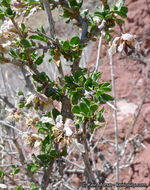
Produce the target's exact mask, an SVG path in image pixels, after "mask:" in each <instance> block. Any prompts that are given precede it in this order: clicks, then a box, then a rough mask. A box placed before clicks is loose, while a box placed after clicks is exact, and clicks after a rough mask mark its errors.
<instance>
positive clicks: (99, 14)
mask: <svg viewBox="0 0 150 190" xmlns="http://www.w3.org/2000/svg"><path fill="white" fill-rule="evenodd" d="M94 15H95V16H98V17H99V18H102V19H104V12H100V11H96V12H95V13H94Z"/></svg>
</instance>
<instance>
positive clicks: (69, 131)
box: [64, 127, 73, 137]
mask: <svg viewBox="0 0 150 190" xmlns="http://www.w3.org/2000/svg"><path fill="white" fill-rule="evenodd" d="M64 130H65V131H66V136H68V137H69V136H71V135H72V133H73V132H72V130H71V129H70V128H69V127H65V128H64Z"/></svg>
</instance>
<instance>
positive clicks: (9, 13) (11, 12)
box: [5, 7, 16, 18]
mask: <svg viewBox="0 0 150 190" xmlns="http://www.w3.org/2000/svg"><path fill="white" fill-rule="evenodd" d="M5 13H6V15H7V16H9V17H10V18H14V17H15V15H16V13H15V12H13V11H12V9H11V8H10V7H8V8H7V9H6V11H5Z"/></svg>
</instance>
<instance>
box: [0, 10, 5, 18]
mask: <svg viewBox="0 0 150 190" xmlns="http://www.w3.org/2000/svg"><path fill="white" fill-rule="evenodd" d="M3 17H4V13H3V12H1V11H0V19H3Z"/></svg>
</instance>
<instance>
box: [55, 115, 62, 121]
mask: <svg viewBox="0 0 150 190" xmlns="http://www.w3.org/2000/svg"><path fill="white" fill-rule="evenodd" d="M56 123H63V117H62V115H58V116H57V117H56Z"/></svg>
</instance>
